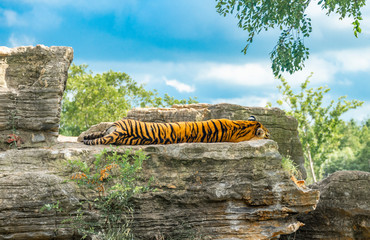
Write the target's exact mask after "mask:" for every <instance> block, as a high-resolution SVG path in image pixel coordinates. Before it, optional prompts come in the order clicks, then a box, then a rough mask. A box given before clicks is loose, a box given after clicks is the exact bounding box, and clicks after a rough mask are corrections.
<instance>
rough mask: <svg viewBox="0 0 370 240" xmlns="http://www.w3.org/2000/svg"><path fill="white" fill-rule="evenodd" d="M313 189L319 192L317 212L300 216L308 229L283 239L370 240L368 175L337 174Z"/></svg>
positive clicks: (302, 229) (303, 228) (347, 172)
mask: <svg viewBox="0 0 370 240" xmlns="http://www.w3.org/2000/svg"><path fill="white" fill-rule="evenodd" d="M310 188H312V189H316V190H318V191H320V201H319V203H318V205H317V208H316V210H315V211H312V212H310V213H308V214H304V215H302V216H300V217H299V220H300V221H302V222H303V223H304V224H305V225H304V226H303V227H301V228H300V229H299V230H298V231H297V232H296V233H294V234H292V235H291V236H284V237H282V238H281V239H292V238H293V237H294V239H297V240H298V239H302V240H303V239H333V240H334V239H370V198H369V196H370V173H369V172H361V171H340V172H335V173H333V174H332V175H330V176H329V177H327V178H325V179H324V180H322V181H320V182H318V183H316V184H313V185H310Z"/></svg>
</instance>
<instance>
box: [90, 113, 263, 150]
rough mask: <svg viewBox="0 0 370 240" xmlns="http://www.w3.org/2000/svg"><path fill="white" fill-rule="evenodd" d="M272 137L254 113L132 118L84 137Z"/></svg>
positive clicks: (103, 140) (137, 141)
mask: <svg viewBox="0 0 370 240" xmlns="http://www.w3.org/2000/svg"><path fill="white" fill-rule="evenodd" d="M263 138H266V139H267V138H269V131H268V130H267V129H266V128H265V127H264V126H262V124H261V123H259V122H257V121H256V119H255V117H253V116H251V117H250V118H248V121H245V120H236V121H233V120H228V119H213V120H208V121H201V122H175V123H151V122H141V121H136V120H131V119H122V120H120V121H117V122H115V123H114V124H113V125H112V126H111V127H110V128H108V129H107V130H106V131H104V132H101V133H93V134H90V135H87V136H85V137H84V140H83V142H84V144H87V145H96V144H115V145H147V144H172V143H185V142H188V143H189V142H204V143H213V142H241V141H247V140H251V139H263Z"/></svg>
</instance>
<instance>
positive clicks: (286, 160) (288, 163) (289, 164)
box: [281, 156, 302, 179]
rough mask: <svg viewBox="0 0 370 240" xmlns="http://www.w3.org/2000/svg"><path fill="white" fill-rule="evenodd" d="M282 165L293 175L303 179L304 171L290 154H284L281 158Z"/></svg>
mask: <svg viewBox="0 0 370 240" xmlns="http://www.w3.org/2000/svg"><path fill="white" fill-rule="evenodd" d="M281 165H282V167H283V169H284V170H285V171H287V172H288V173H289V174H290V175H291V176H295V177H297V178H298V179H302V173H301V172H300V171H299V170H298V167H297V165H296V164H295V163H294V161H293V160H292V159H290V157H289V156H283V158H282V159H281Z"/></svg>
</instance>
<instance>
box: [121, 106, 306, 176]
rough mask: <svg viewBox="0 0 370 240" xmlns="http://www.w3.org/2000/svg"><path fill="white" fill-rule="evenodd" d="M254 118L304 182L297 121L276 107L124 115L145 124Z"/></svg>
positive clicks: (189, 108) (139, 110) (144, 110)
mask: <svg viewBox="0 0 370 240" xmlns="http://www.w3.org/2000/svg"><path fill="white" fill-rule="evenodd" d="M251 115H253V116H255V117H256V118H257V121H260V122H261V123H262V124H263V125H264V126H265V127H267V128H268V129H269V131H270V134H271V139H273V140H274V141H276V142H277V144H278V146H279V152H280V154H282V155H284V156H290V157H291V159H292V160H293V161H294V162H295V163H296V164H297V166H298V168H299V170H300V172H301V173H302V178H303V179H306V176H307V175H306V170H305V168H304V157H303V151H302V145H301V142H300V140H299V136H298V130H297V127H298V122H297V120H296V119H294V118H293V117H290V116H286V115H285V112H284V111H283V110H281V109H278V108H261V107H243V106H239V105H235V104H226V103H223V104H214V105H211V104H190V105H174V106H172V108H137V109H133V110H131V111H129V112H128V114H127V118H130V119H135V120H141V121H147V122H180V121H204V120H209V119H217V118H226V119H232V120H243V119H244V120H246V119H248V117H249V116H251Z"/></svg>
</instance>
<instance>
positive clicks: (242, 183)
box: [0, 46, 319, 240]
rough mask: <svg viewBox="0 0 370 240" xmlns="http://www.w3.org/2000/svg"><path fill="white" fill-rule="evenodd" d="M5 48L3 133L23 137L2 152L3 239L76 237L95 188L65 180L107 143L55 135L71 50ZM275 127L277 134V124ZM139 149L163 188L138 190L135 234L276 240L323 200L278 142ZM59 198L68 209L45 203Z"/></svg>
mask: <svg viewBox="0 0 370 240" xmlns="http://www.w3.org/2000/svg"><path fill="white" fill-rule="evenodd" d="M0 56H1V67H0V69H1V70H0V74H1V75H0V83H1V84H2V85H1V88H2V90H1V92H0V99H1V100H0V101H2V102H0V103H1V105H0V107H1V109H0V110H1V111H0V112H1V118H0V123H1V124H2V125H1V129H0V137H1V138H2V142H3V141H4V140H6V139H7V136H8V134H10V133H12V128H13V127H14V126H12V125H14V124H15V126H16V128H17V131H19V133H17V135H19V137H20V138H22V139H23V141H24V143H23V147H22V148H21V149H10V150H6V151H2V152H0V239H39V240H41V239H72V238H74V233H73V231H71V228H70V226H69V225H68V224H67V225H63V226H62V225H61V222H62V221H63V220H64V219H66V218H67V217H69V214H71V213H72V214H73V213H75V212H76V209H77V208H78V203H79V202H81V201H84V200H85V199H86V198H88V197H89V194H88V193H87V192H84V191H81V190H80V189H78V188H77V187H76V186H75V185H74V184H73V183H72V182H65V180H66V179H69V177H70V175H69V173H68V172H66V171H65V170H64V168H63V164H64V163H65V162H66V161H67V160H68V159H76V158H79V159H83V160H84V161H91V160H92V159H93V158H94V154H96V153H98V152H100V151H101V150H102V149H103V148H104V147H105V146H85V145H83V144H82V143H78V142H56V141H55V135H57V134H56V131H57V129H58V123H59V112H60V98H61V96H62V94H63V89H64V87H65V81H66V76H67V69H68V66H69V64H70V61H71V60H72V49H71V48H63V47H50V48H47V47H43V46H37V47H20V48H15V49H7V48H2V49H1V55H0ZM4 103H6V104H4ZM209 108H210V107H209ZM217 109H219V108H217V107H216V110H215V112H218V115H217V116H218V117H224V115H227V114H229V115H230V114H231V115H232V117H235V118H239V117H240V118H241V119H242V118H244V117H245V116H246V115H250V114H251V113H250V112H247V110H246V108H242V109H241V108H240V107H238V108H237V109H235V113H232V112H227V113H224V114H222V112H223V111H222V110H217ZM238 109H239V110H238ZM7 110H16V117H17V118H13V119H10V118H9V115H7V114H8V111H7ZM202 111H205V112H207V111H210V110H209V109H208V110H207V109H206V110H202ZM261 111H266V110H264V109H261ZM211 112H212V111H211ZM267 113H268V114H271V115H274V114H276V116H275V117H272V118H271V119H275V120H274V121H276V122H275V123H274V124H275V125H274V124H272V123H270V124H271V126H270V127H273V126H276V128H277V129H281V131H284V128H285V127H287V126H288V125H289V127H291V126H292V125H291V124H287V123H284V122H285V121H287V122H289V119H288V118H284V117H282V116H280V115H279V114H280V113H281V112H280V110H268V111H267ZM252 114H254V115H257V117H259V115H258V114H257V113H256V112H252ZM239 115H240V116H239ZM207 116H208V117H209V118H211V117H212V116H214V115H212V114H209V115H207ZM263 116H264V115H263V114H262V113H261V117H263ZM225 117H227V116H225ZM14 119H15V121H13V120H14ZM279 119H285V120H283V121H282V122H279V121H280V120H279ZM286 119H288V120H286ZM260 120H261V121H262V122H263V123H264V121H265V119H260ZM266 121H267V120H266ZM14 122H15V123H14ZM292 122H294V121H293V120H292ZM279 124H287V125H284V126H283V127H279ZM295 131H296V130H295ZM292 132H294V131H292ZM272 134H274V135H275V139H279V134H280V133H278V131H276V132H275V133H274V132H272ZM281 134H283V133H281ZM2 146H3V147H8V146H7V145H6V144H3V145H2ZM133 148H134V149H143V150H144V152H145V153H146V154H147V155H148V156H149V159H148V160H147V161H146V162H145V164H144V166H143V172H144V174H145V176H147V177H150V176H153V177H154V179H155V181H154V183H153V187H155V188H157V189H158V190H157V191H154V192H150V193H146V194H142V195H140V196H138V197H137V198H135V206H136V207H135V208H136V213H135V216H134V225H133V231H134V232H135V234H136V236H137V239H162V238H161V237H163V236H165V237H167V236H173V237H178V238H180V239H186V238H187V234H186V233H189V229H190V231H196V232H198V233H199V234H200V235H201V236H204V237H205V238H208V239H274V238H278V237H279V236H280V235H282V234H289V233H292V232H294V231H296V230H297V229H298V228H299V227H300V226H302V224H301V222H300V221H298V220H297V216H298V215H299V216H300V214H305V213H307V212H310V211H312V210H313V209H314V208H315V206H316V204H317V201H318V197H319V193H318V191H317V190H312V189H309V188H301V187H298V186H297V185H295V183H294V182H293V181H291V180H290V176H288V175H287V173H285V172H284V171H283V170H282V168H281V155H280V153H279V151H278V145H277V143H276V142H274V141H273V140H260V141H249V142H242V143H214V144H206V143H191V144H174V145H151V146H135V147H133ZM125 149H127V147H126V146H121V147H119V148H118V150H117V151H119V152H123V151H125ZM57 201H59V202H60V207H61V208H63V209H64V211H63V212H58V211H51V212H41V211H40V208H41V207H42V206H43V205H44V204H47V203H55V202H57ZM185 226H186V227H185Z"/></svg>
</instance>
